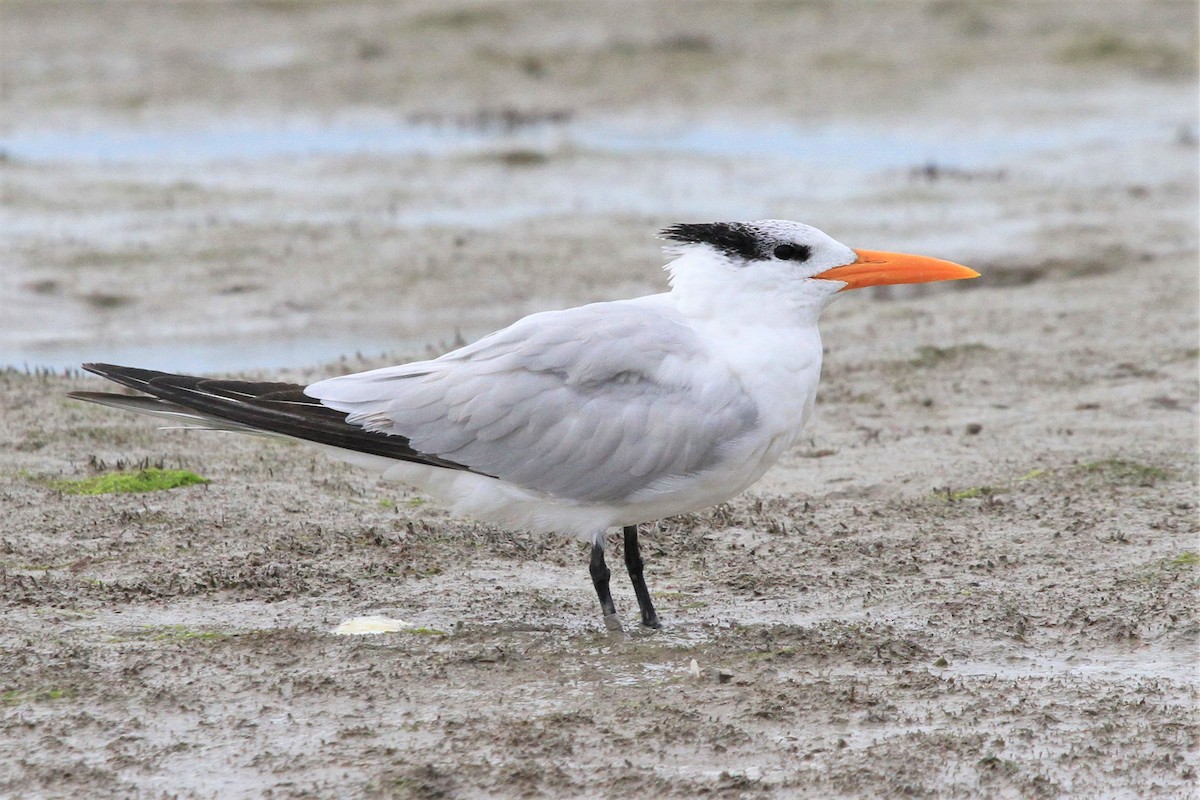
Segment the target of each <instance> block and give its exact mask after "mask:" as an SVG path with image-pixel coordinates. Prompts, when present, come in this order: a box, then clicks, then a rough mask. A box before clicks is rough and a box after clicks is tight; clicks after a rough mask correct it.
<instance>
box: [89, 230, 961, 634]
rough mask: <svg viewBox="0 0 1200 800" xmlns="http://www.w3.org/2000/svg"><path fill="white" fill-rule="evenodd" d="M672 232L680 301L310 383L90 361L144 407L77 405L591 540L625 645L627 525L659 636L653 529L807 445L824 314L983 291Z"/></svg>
mask: <svg viewBox="0 0 1200 800" xmlns="http://www.w3.org/2000/svg"><path fill="white" fill-rule="evenodd" d="M659 236H660V238H661V239H662V240H664V241H665V246H664V249H665V251H666V254H667V256H668V259H669V263H668V264H667V265H666V266H665V267H664V269H665V270H666V271H667V273H668V276H669V277H668V290H667V291H665V292H661V293H658V294H651V295H647V296H643V297H636V298H632V299H623V300H611V301H604V302H595V303H589V304H587V305H582V306H577V307H574V308H568V309H564V310H551V311H542V312H538V313H534V314H531V315H529V316H526V317H524V318H522V319H519V320H517V321H516V322H514V323H512V324H511V325H509V326H508V327H506V328H503V329H501V330H499V331H496V332H495V333H492V334H489V335H487V336H484V337H483V338H481V339H479V340H478V341H475V342H474V343H472V344H468V345H465V346H463V347H460V348H458V349H456V350H453V351H451V352H449V353H446V354H445V355H442V356H440V357H438V358H433V359H429V360H423V361H415V362H411V363H406V364H400V365H398V366H391V367H384V368H382V369H373V370H370V371H366V372H359V373H354V374H349V375H341V376H338V377H332V378H328V379H325V380H321V381H318V382H316V383H312V384H309V385H307V386H304V385H300V384H293V383H279V382H254V381H241V380H222V379H215V378H204V377H196V376H190V375H177V374H172V373H168V372H159V371H155V370H147V369H138V368H134V367H123V366H116V365H111V364H101V363H88V364H84V365H83V367H84V369H86V370H88V371H89V372H93V373H95V374H97V375H100V376H102V377H104V378H107V379H109V380H111V381H115V382H116V383H119V384H123V385H124V386H126V387H129V388H132V389H135V390H138V391H139V392H141V394H138V395H130V394H127V393H126V394H118V393H111V392H90V391H80V392H72V393H71V394H70V396H71V397H73V398H75V399H78V400H85V401H89V402H94V403H100V404H102V405H106V406H111V407H115V408H118V409H122V410H127V411H135V412H140V413H145V414H151V415H156V416H159V417H165V418H167V419H170V420H173V421H174V422H176V423H177V424H178V425H179V426H182V427H191V428H201V429H208V430H224V431H236V432H241V433H250V434H259V435H262V434H266V435H269V436H277V437H284V438H288V439H299V440H301V441H304V442H306V443H308V444H310V445H313V446H316V447H318V448H320V449H322V450H325V451H327V452H328V453H329V454H331V455H333V456H336V457H338V458H340V459H342V460H344V461H347V462H350V463H351V464H354V465H357V466H359V467H362V468H365V469H367V470H371V471H373V472H374V473H376V474H378V475H380V476H382V478H384V479H389V480H395V481H400V482H402V483H405V484H408V485H409V486H412V487H414V488H416V489H418V490H420V491H423V492H424V493H426V494H428V495H430V496H432V497H433V498H435V499H437V500H439V501H441V502H442V503H444V504H446V505H447V506H448V507H449V508H450V510H451V511H452V513H455V514H457V515H462V516H467V517H471V518H474V519H477V520H481V521H485V522H490V523H494V524H496V525H499V526H502V527H506V528H510V529H514V530H516V529H525V530H529V531H534V532H541V533H545V532H556V533H560V534H564V535H568V536H570V535H573V536H577V537H579V538H580V539H583V540H584V541H585V542H587V543H590V545H591V548H590V559H589V563H588V569H589V573H590V575H591V579H592V585H593V588H594V589H595V592H596V596H597V598H598V599H599V602H600V610H601V615H602V617H603V622H604V624H605V627H606V628H607V629H609V630H611V631H620V630H623V626H622V624H621V618H620V616H619V615H618V614H617V611H616V607H615V604H614V602H613V598H612V592H611V590H610V579H611V573H610V571H609V568H608V565H607V563H606V561H605V550H606V541H607V533H608V531H609V530H610V529H613V528H620V529H621V531H622V533H623V537H624V561H625V566H626V570H627V571H628V573H629V577H630V580H631V582H632V584H633V589H634V594H635V596H636V598H637V603H638V610H639V612H640V615H641V625H642V626H644V627H645V628H650V629H655V628H659V627H661V621H660V618H659V616H658V613H657V611H656V609H655V607H654V603H653V601H652V599H651V596H650V591H649V589H648V588H647V585H646V580H645V572H644V562H643V559H642V556H641V549H640V545H639V540H638V531H639V526H642V525H645V524H649V523H654V522H656V521H658V520H660V519H663V518H665V517H670V516H673V515H677V514H684V513H689V512H694V511H699V510H701V509H704V508H707V507H709V506H712V505H715V504H717V503H721V502H724V501H726V500H729V499H730V498H732V497H734V496H736V495H738V494H740V493H741V492H743V491H744V490H746V489H747V488H749V487H750V486H751V485H753V484H754V483H755V482H756V481H757V480H758V479H759V478H761V477H762V476H763V474H764V473H765V472H766V471H767V470H768V469H769V468H770V467H771V466H773V465H774V464H775V463H776V462H777V461H778V460H779V459H780V457H781V456H783V454H784V453H786V452H787V451H788V449H789V448H790V447H791V446H792V445H793V444H794V443H796V442H797V440H798V438H799V436H800V434H801V431H802V430H803V429H804V426H805V423H806V422H807V421H808V419H809V418H810V416H811V415H812V412H813V407H814V404H815V402H816V396H817V385H818V382H819V381H820V376H821V360H822V354H823V347H822V342H821V336H820V333H819V331H818V329H817V322H818V318H819V317H820V314H821V312H822V310H823V309H824V308H826V307H827V306H828V305H829V304H830V303H831V302H832V301H833V300H834V299H836V298H837V297H839V296H840V295H841V293H842V292H845V291H847V290H852V289H859V288H863V287H867V286H878V285H887V284H903V283H925V282H931V281H945V280H960V279H967V278H976V277H978V276H979V273H978V272H976V271H975V270H973V269H970V268H968V267H965V266H962V265H960V264H956V263H953V262H950V261H943V260H940V259H936V258H930V257H926V256H916V255H907V254H903V253H892V252H882V251H874V250H855V249H851V248H850V247H848V246H846V245H844V244H842V243H840V242H838V241H836V240H835V239H833V238H832V237H830V236H829V235H827V234H825V233H824V232H822V231H820V230H818V229H817V228H814V227H811V226H809V225H805V224H803V223H799V222H792V221H788V220H773V219H771V220H757V221H746V222H711V223H679V224H674V225H670V226H669V227H666V228H664V229H663V230H661V231H660V232H659Z"/></svg>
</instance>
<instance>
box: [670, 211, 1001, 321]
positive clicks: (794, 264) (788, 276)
mask: <svg viewBox="0 0 1200 800" xmlns="http://www.w3.org/2000/svg"><path fill="white" fill-rule="evenodd" d="M660 235H661V236H662V237H663V238H664V239H666V240H667V241H668V242H669V244H668V245H667V247H666V250H667V252H668V253H670V254H671V255H674V256H676V258H675V260H674V261H672V262H671V263H670V264H668V265H667V267H666V269H667V271H668V272H669V273H670V274H671V288H672V293H673V294H674V295H678V296H679V299H680V300H681V301H682V302H684V303H687V304H688V305H691V306H694V307H696V308H697V310H700V309H701V308H704V307H709V306H711V305H712V304H714V303H715V304H721V305H725V304H728V303H731V302H735V301H736V300H738V299H741V300H744V301H746V304H748V305H749V306H750V307H753V306H754V305H755V304H757V305H759V306H760V307H762V306H764V305H765V306H767V307H774V308H779V307H780V306H781V305H782V306H783V307H784V308H788V309H791V310H794V311H796V312H799V313H805V314H811V315H812V316H813V318H814V319H815V317H816V315H817V314H819V313H820V311H821V309H822V308H824V307H825V306H826V305H828V304H829V303H830V302H831V301H832V300H833V298H834V296H835V295H836V294H837V293H838V292H840V291H842V290H845V289H857V288H860V287H863V286H876V285H880V284H887V283H923V282H927V281H940V280H955V279H959V278H974V277H976V276H977V275H978V274H979V273H977V272H975V271H974V270H971V269H967V268H966V267H962V266H960V265H958V264H953V263H951V262H949V261H940V260H938V259H933V258H927V257H924V256H909V255H904V254H901V253H883V252H877V251H871V250H852V249H850V248H849V247H847V246H846V245H844V244H842V243H841V242H839V241H837V240H835V239H833V238H832V237H830V236H828V235H827V234H825V233H823V232H822V231H819V230H817V229H816V228H814V227H812V226H810V225H804V224H802V223H799V222H791V221H789V220H782V219H765V220H758V221H756V222H711V223H701V224H687V223H683V224H678V225H672V226H670V227H669V228H665V229H664V230H663V231H662V232H661V234H660Z"/></svg>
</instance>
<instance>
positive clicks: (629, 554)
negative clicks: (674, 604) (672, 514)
mask: <svg viewBox="0 0 1200 800" xmlns="http://www.w3.org/2000/svg"><path fill="white" fill-rule="evenodd" d="M637 533H638V531H637V525H626V526H625V568H626V569H628V570H629V579H630V580H632V581H633V593H634V594H636V595H637V601H638V608H639V609H641V612H642V624H643V625H645V626H646V627H647V628H661V627H662V624H661V623H660V622H659V621H658V614H656V613H655V612H654V603H652V602H650V590H649V589H647V588H646V579H645V578H644V577H642V566H643V565H642V550H641V548H640V547H638V535H637Z"/></svg>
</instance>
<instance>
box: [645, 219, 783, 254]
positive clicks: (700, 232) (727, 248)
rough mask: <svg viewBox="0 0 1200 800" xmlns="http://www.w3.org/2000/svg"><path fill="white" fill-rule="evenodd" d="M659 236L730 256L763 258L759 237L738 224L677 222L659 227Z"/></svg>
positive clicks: (760, 237) (763, 244)
mask: <svg viewBox="0 0 1200 800" xmlns="http://www.w3.org/2000/svg"><path fill="white" fill-rule="evenodd" d="M660 235H661V236H662V237H663V238H664V239H669V240H670V241H673V242H683V243H684V244H711V245H712V246H713V247H715V248H717V249H718V250H720V251H721V252H723V253H725V254H727V255H730V256H740V257H741V258H763V257H765V255H766V253H765V245H766V243H765V242H764V241H763V237H762V236H761V234H760V233H759V232H758V231H756V230H754V229H753V228H751V227H750V226H749V225H746V224H744V223H741V222H704V223H687V222H681V223H679V224H678V225H672V226H670V227H669V228H663V230H662V232H661V233H660Z"/></svg>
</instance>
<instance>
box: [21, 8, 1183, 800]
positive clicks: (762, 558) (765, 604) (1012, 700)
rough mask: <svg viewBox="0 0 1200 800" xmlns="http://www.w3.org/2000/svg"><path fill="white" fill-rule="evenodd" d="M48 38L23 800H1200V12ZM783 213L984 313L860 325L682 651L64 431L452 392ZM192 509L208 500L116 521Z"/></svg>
mask: <svg viewBox="0 0 1200 800" xmlns="http://www.w3.org/2000/svg"><path fill="white" fill-rule="evenodd" d="M0 17H2V19H0V22H2V23H3V24H0V44H2V46H0V51H2V52H0V62H2V63H0V66H2V68H3V70H4V73H5V75H6V76H8V80H7V82H6V88H5V97H4V107H5V117H6V130H5V133H4V136H3V137H0V140H2V144H3V148H4V158H3V160H2V161H0V176H2V178H3V191H4V196H5V205H6V209H5V213H6V218H7V220H8V224H6V227H8V231H7V232H6V235H5V243H4V248H5V251H4V255H3V258H4V269H3V270H2V271H0V320H2V322H0V355H3V356H4V359H3V360H4V363H6V364H8V365H9V366H8V367H7V368H6V369H5V370H4V371H2V372H0V398H2V399H3V406H4V413H3V415H2V416H0V510H2V511H3V516H4V518H3V522H2V523H0V531H2V533H0V603H3V607H4V625H3V627H2V628H0V794H5V795H11V796H15V797H16V796H19V797H60V796H89V797H98V798H103V797H121V798H124V797H160V796H177V797H222V798H226V797H259V796H273V797H330V796H340V797H497V796H529V797H564V798H567V797H570V798H574V797H611V796H614V795H618V794H620V795H630V796H633V795H640V796H648V797H681V798H683V797H688V798H690V797H697V796H714V797H747V798H753V797H814V798H818V797H819V798H825V797H863V796H880V797H882V796H896V795H909V796H919V797H947V798H949V797H955V798H957V797H1060V796H1121V797H1135V796H1171V797H1187V796H1192V795H1194V793H1195V783H1196V770H1197V769H1198V768H1200V766H1198V764H1197V762H1198V761H1200V755H1198V753H1197V750H1196V747H1195V742H1196V738H1197V733H1198V732H1200V731H1198V729H1197V725H1196V714H1195V703H1196V690H1197V680H1196V679H1197V675H1196V667H1195V664H1196V659H1197V656H1198V655H1200V624H1198V622H1197V614H1196V589H1197V577H1198V575H1200V572H1198V570H1200V544H1198V542H1197V531H1198V529H1200V526H1198V523H1197V500H1198V498H1197V491H1196V478H1197V452H1196V449H1197V448H1196V445H1197V438H1196V437H1197V416H1196V415H1197V393H1198V386H1197V359H1198V357H1200V351H1198V349H1197V344H1198V335H1200V310H1198V307H1197V297H1198V291H1200V279H1198V275H1197V255H1198V247H1197V241H1198V238H1200V237H1198V236H1197V230H1196V216H1197V171H1196V158H1197V150H1196V130H1197V128H1196V126H1197V109H1196V103H1195V91H1196V75H1195V60H1196V19H1195V8H1194V5H1193V4H1191V3H1165V2H1163V3H1153V2H1152V3H1133V2H1130V3H1120V2H1117V3H1102V4H1099V3H1078V4H1072V3H1059V4H1045V3H1037V2H1029V3H1011V4H1004V5H1003V6H997V5H994V4H990V3H940V2H930V3H911V4H910V3H895V4H870V6H869V7H868V6H867V5H866V4H863V5H851V4H833V3H820V2H812V3H798V4H786V3H753V4H751V3H745V4H743V3H737V4H734V3H711V4H704V3H695V4H689V5H688V6H687V10H686V12H681V11H679V10H678V9H676V8H671V7H669V6H662V5H649V4H634V3H629V4H627V3H615V2H599V3H591V4H588V5H586V6H583V5H578V4H562V5H553V4H538V3H520V2H518V3H503V4H500V3H497V4H471V3H465V2H463V3H452V4H447V3H430V4H425V5H422V4H405V5H403V6H399V5H395V4H360V3H337V4H323V3H274V2H257V3H245V4H237V5H225V4H222V5H210V4H189V3H181V4H169V5H168V4H162V5H157V4H154V5H152V4H117V5H113V6H107V5H106V6H99V5H92V4H85V3H56V4H50V5H47V4H43V3H33V2H31V3H20V2H10V3H6V4H5V6H4V9H3V12H2V13H0ZM847 142H850V143H852V144H853V146H852V147H848V146H847V144H846V143H847ZM764 216H772V217H785V218H794V219H799V220H802V221H805V222H809V223H811V224H815V225H817V226H819V227H821V228H822V229H824V230H826V231H828V232H829V233H830V234H831V235H833V236H835V237H836V238H838V239H839V240H841V241H844V242H846V243H847V244H850V245H851V246H855V247H870V248H878V249H891V250H909V251H915V252H923V253H927V254H929V255H935V256H939V257H944V258H950V259H953V260H955V261H960V262H962V263H966V264H969V265H971V266H973V267H975V268H977V269H979V270H980V272H982V273H983V278H981V279H979V280H977V281H972V282H966V283H963V284H962V285H954V286H945V287H931V288H927V289H910V290H906V291H903V292H901V291H896V292H892V293H882V292H879V293H875V294H870V293H867V292H860V293H854V294H848V295H847V296H846V297H845V298H843V299H841V300H839V301H838V302H837V303H836V304H835V305H834V306H832V307H831V308H830V309H829V311H828V312H827V314H826V319H825V323H824V325H823V328H822V331H823V335H824V340H825V344H826V347H827V349H828V354H827V360H826V369H825V375H824V378H823V383H822V388H821V395H820V398H819V401H818V402H819V411H818V414H817V418H816V419H815V420H814V422H813V423H812V425H811V427H810V428H809V430H808V432H807V435H806V437H805V440H804V442H803V443H802V445H801V446H800V447H798V448H797V449H795V450H794V451H793V452H791V453H790V454H788V456H787V457H786V458H785V460H784V461H783V463H781V464H780V465H779V466H778V467H777V468H776V469H775V470H774V471H772V472H771V473H769V474H768V475H767V477H766V478H764V480H763V481H762V482H760V483H759V484H758V485H757V486H755V487H754V488H753V489H752V490H750V491H749V492H747V493H746V494H745V495H743V496H741V497H739V498H736V499H735V500H733V501H731V502H730V503H727V504H723V505H721V506H718V507H715V508H713V509H711V510H709V511H706V512H703V513H699V514H694V515H688V516H685V517H679V518H672V519H668V520H663V521H662V522H660V523H658V524H657V525H656V526H648V528H647V529H646V530H645V531H644V535H643V551H644V554H645V556H646V561H647V575H648V579H649V581H650V585H651V589H652V591H653V592H654V595H655V598H656V601H657V604H658V606H659V610H660V614H661V616H662V617H663V621H664V625H665V627H664V629H663V630H661V631H658V632H654V633H643V632H640V631H635V632H631V633H629V634H626V635H619V636H614V635H611V634H608V633H605V632H604V631H603V629H602V625H601V623H600V620H599V613H598V609H597V607H596V605H597V604H596V599H595V596H594V593H593V591H592V588H591V585H590V581H589V579H588V575H587V567H586V545H584V544H583V543H581V542H578V541H572V540H569V539H566V538H563V537H555V536H533V535H530V534H528V533H524V532H521V531H504V530H498V529H496V528H493V527H490V526H487V525H483V524H479V523H475V522H471V521H464V520H460V519H454V518H451V517H449V516H448V515H447V514H445V513H444V511H443V510H441V509H440V508H439V507H438V506H437V505H436V504H434V503H433V502H431V501H429V500H428V499H426V498H424V497H422V496H421V495H419V494H418V493H416V492H413V491H410V490H408V489H407V488H405V487H403V486H398V485H394V484H383V483H379V482H377V481H375V480H374V479H373V478H371V477H369V476H367V475H365V474H363V473H361V472H358V471H356V470H354V469H353V468H351V467H348V466H344V465H342V464H339V463H337V462H334V461H330V460H328V459H326V458H325V457H324V456H322V455H321V454H319V453H316V452H315V451H312V450H310V449H307V448H305V447H304V446H301V445H289V444H284V443H278V442H271V441H265V440H257V439H253V438H248V437H238V436H233V435H226V434H204V433H199V432H182V431H162V430H158V428H157V423H156V422H155V421H154V420H149V419H142V418H137V417H134V416H132V415H123V414H120V413H117V412H115V411H111V410H107V409H103V408H98V407H91V406H87V405H84V404H80V403H76V402H73V401H70V400H68V399H66V398H65V396H64V395H65V393H66V392H68V391H71V390H77V389H85V390H87V389H90V390H95V389H99V388H100V384H99V382H98V381H96V380H94V379H91V378H87V377H84V376H83V375H81V374H79V373H78V372H77V371H70V370H68V369H66V367H67V366H68V365H69V364H73V363H75V362H76V361H79V360H83V359H92V360H102V361H122V360H127V361H131V362H132V363H137V364H140V365H143V366H150V367H155V368H162V369H175V370H196V371H201V372H208V373H220V374H235V373H236V374H246V375H256V376H262V377H267V376H280V377H282V378H283V379H287V380H296V381H306V380H312V379H316V378H319V377H323V376H328V375H332V374H335V373H337V372H344V371H349V370H354V369H361V368H367V367H371V366H379V365H382V364H385V363H395V362H396V361H398V360H401V359H404V358H413V357H422V356H425V355H427V354H429V353H431V352H438V351H440V350H443V349H445V348H446V347H448V346H450V345H451V344H452V343H453V342H454V341H455V340H456V339H457V338H459V337H461V338H466V339H471V338H474V337H475V336H477V335H479V334H482V333H485V332H487V331H488V330H490V329H492V328H494V327H496V326H499V325H502V324H505V323H506V322H509V321H512V320H514V319H516V318H517V317H519V316H521V315H522V314H524V313H527V312H529V311H533V310H538V309H544V308H554V307H563V306H566V305H571V304H576V303H580V302H586V301H589V300H596V299H605V298H613V297H628V296H633V295H636V294H641V293H646V292H651V291H659V290H661V289H662V288H663V287H664V281H665V277H664V275H663V274H662V273H660V272H659V271H658V270H657V266H658V265H659V264H661V263H662V257H661V255H660V254H659V252H658V250H657V246H658V243H657V242H656V241H655V240H654V239H653V232H654V230H656V229H657V228H660V227H662V226H664V225H666V224H669V223H672V222H676V221H703V220H714V219H735V218H753V217H764ZM144 467H162V468H166V469H183V470H189V471H191V472H194V473H196V474H198V475H200V476H203V477H204V478H205V479H207V480H208V482H207V483H205V484H197V485H192V486H187V487H182V488H176V489H171V490H169V491H157V492H147V493H107V494H74V493H72V492H71V489H72V486H73V484H71V483H70V482H72V481H79V480H82V479H87V478H89V477H92V476H96V475H102V474H107V473H110V472H112V471H113V470H117V469H138V468H144ZM614 549H615V551H617V552H619V543H618V542H617V541H616V539H615V538H614ZM614 590H615V594H616V600H617V605H618V609H619V610H620V611H621V612H622V613H623V614H624V616H625V618H626V620H627V622H628V625H627V627H629V628H633V627H634V622H635V621H636V603H635V601H634V598H633V595H632V591H631V590H630V589H629V587H628V585H627V584H626V583H625V582H624V581H623V580H618V581H614ZM362 617H382V618H386V619H388V620H393V621H397V620H398V621H400V622H399V623H395V624H393V626H392V627H394V628H396V630H393V631H392V632H389V633H379V634H375V635H340V634H338V633H335V629H337V628H338V627H339V625H341V624H342V623H343V622H345V621H346V620H349V619H355V618H362Z"/></svg>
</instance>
